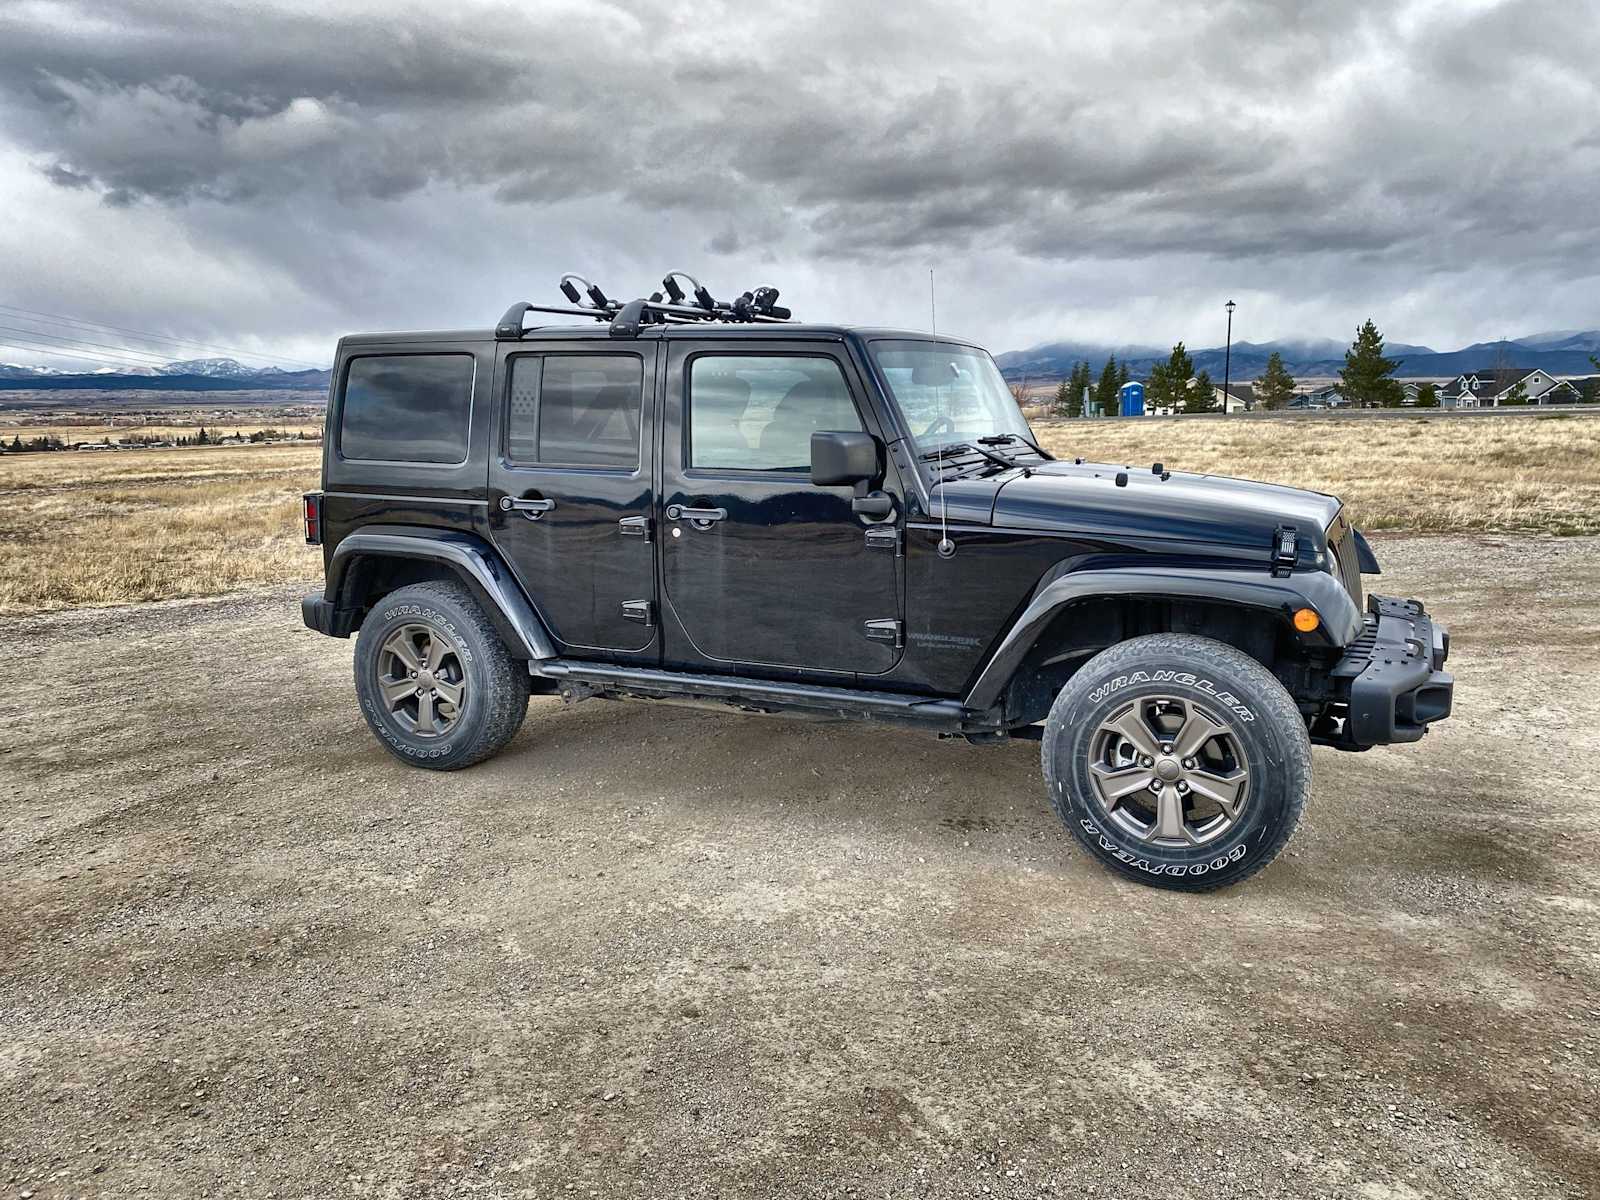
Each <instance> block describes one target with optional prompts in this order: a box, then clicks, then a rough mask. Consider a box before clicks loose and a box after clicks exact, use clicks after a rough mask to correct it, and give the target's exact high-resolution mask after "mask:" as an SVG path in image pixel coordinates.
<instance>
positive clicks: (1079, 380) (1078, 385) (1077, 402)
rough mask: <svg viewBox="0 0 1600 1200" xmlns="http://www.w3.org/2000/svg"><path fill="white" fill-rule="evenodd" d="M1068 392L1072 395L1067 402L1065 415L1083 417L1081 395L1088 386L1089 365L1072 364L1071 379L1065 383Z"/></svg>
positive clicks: (1082, 363) (1081, 363) (1084, 363)
mask: <svg viewBox="0 0 1600 1200" xmlns="http://www.w3.org/2000/svg"><path fill="white" fill-rule="evenodd" d="M1067 385H1068V390H1069V391H1070V392H1071V393H1072V397H1071V399H1069V400H1068V401H1067V415H1068V416H1072V417H1081V416H1083V393H1084V391H1085V390H1086V389H1087V388H1088V386H1089V364H1088V363H1086V362H1075V363H1073V364H1072V377H1071V378H1070V379H1069V380H1068V381H1067Z"/></svg>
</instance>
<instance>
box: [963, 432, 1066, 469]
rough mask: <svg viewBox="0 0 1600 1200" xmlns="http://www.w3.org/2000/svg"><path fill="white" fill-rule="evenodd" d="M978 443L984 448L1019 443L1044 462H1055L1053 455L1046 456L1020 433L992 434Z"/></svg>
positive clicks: (1037, 445) (1035, 443)
mask: <svg viewBox="0 0 1600 1200" xmlns="http://www.w3.org/2000/svg"><path fill="white" fill-rule="evenodd" d="M978 441H979V443H981V444H982V445H985V446H1003V445H1005V444H1006V443H1007V442H1021V443H1022V444H1023V445H1024V446H1026V447H1027V448H1028V449H1030V450H1032V451H1033V452H1034V453H1035V454H1037V455H1038V456H1039V457H1040V458H1042V459H1044V460H1045V461H1046V462H1055V456H1054V455H1053V454H1046V453H1045V452H1044V450H1043V449H1041V448H1040V446H1039V443H1038V442H1035V441H1032V440H1031V439H1029V438H1025V437H1023V436H1022V435H1021V434H1020V433H992V434H990V435H989V436H988V437H981V438H979V439H978Z"/></svg>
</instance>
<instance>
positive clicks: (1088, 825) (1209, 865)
mask: <svg viewBox="0 0 1600 1200" xmlns="http://www.w3.org/2000/svg"><path fill="white" fill-rule="evenodd" d="M1078 824H1079V825H1081V826H1083V831H1084V832H1085V833H1087V834H1088V835H1089V836H1090V837H1093V838H1095V839H1096V840H1097V841H1098V842H1099V843H1100V848H1101V849H1102V850H1105V851H1107V852H1108V853H1109V854H1111V855H1112V857H1114V858H1116V859H1117V860H1118V861H1119V862H1123V863H1126V864H1127V865H1128V866H1130V867H1132V868H1133V869H1134V870H1136V871H1143V872H1144V873H1145V874H1147V875H1173V876H1179V875H1189V876H1195V875H1204V874H1206V873H1208V872H1210V871H1220V870H1222V869H1223V868H1224V867H1228V866H1231V865H1232V864H1234V863H1236V862H1238V861H1239V860H1240V859H1241V858H1243V857H1244V856H1245V854H1246V852H1247V849H1248V848H1247V847H1246V846H1245V845H1244V843H1243V842H1241V843H1239V845H1237V846H1235V847H1234V848H1233V849H1232V850H1229V851H1228V852H1227V853H1226V854H1218V855H1217V856H1216V857H1215V858H1213V859H1211V860H1209V861H1208V862H1197V863H1153V862H1151V861H1150V860H1149V859H1147V858H1140V857H1139V856H1138V855H1137V854H1130V853H1128V851H1126V850H1124V849H1123V848H1122V847H1121V846H1118V845H1117V844H1116V843H1114V842H1113V841H1112V840H1111V839H1110V838H1108V837H1106V835H1105V834H1103V833H1101V832H1100V827H1099V826H1098V825H1096V824H1095V823H1094V822H1093V821H1090V820H1087V819H1084V818H1079V820H1078Z"/></svg>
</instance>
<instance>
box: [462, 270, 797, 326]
mask: <svg viewBox="0 0 1600 1200" xmlns="http://www.w3.org/2000/svg"><path fill="white" fill-rule="evenodd" d="M679 280H686V281H687V282H688V284H689V291H688V292H687V293H685V292H684V290H683V286H682V285H681V284H680V283H679V282H678V281H679ZM580 285H581V288H580ZM661 288H662V291H660V292H652V293H651V294H650V296H649V297H648V298H647V299H643V300H629V301H627V302H626V303H624V302H622V301H620V300H612V299H611V298H610V297H608V296H607V295H606V294H605V293H604V292H603V291H601V290H600V288H599V287H598V286H596V285H595V284H592V283H590V282H589V281H588V280H587V279H585V278H584V277H583V276H582V275H575V274H573V273H571V272H570V271H569V272H568V273H567V274H565V275H563V276H562V277H561V294H562V295H564V296H565V297H566V298H567V299H568V300H570V301H571V303H570V304H568V305H551V304H532V303H530V302H528V301H526V300H519V301H518V302H517V303H516V304H513V305H512V306H511V307H510V308H508V309H506V315H505V316H503V317H501V318H500V323H499V324H498V325H496V326H495V330H494V336H495V338H496V340H498V341H503V342H514V341H517V340H518V339H519V338H521V337H522V335H523V334H524V333H526V332H527V330H525V329H523V327H522V319H523V317H525V316H526V315H527V314H528V313H531V312H538V313H557V314H559V315H561V316H564V317H593V318H594V319H595V320H596V321H607V322H609V323H610V325H611V336H612V337H623V338H627V337H638V336H639V330H640V329H642V328H644V326H646V325H695V324H700V323H703V322H707V321H722V322H727V323H729V324H738V325H750V324H773V323H777V324H782V323H783V322H786V321H788V320H790V319H791V318H792V316H793V314H792V313H790V311H789V310H788V309H787V308H780V307H779V306H778V289H777V288H774V287H758V288H755V289H753V290H751V291H748V292H744V293H743V294H741V295H740V296H739V297H738V298H737V299H735V300H731V301H724V300H717V299H715V298H714V297H713V296H712V295H711V293H710V292H708V291H706V289H705V288H704V287H702V286H701V284H700V281H699V280H698V279H696V278H695V277H694V276H693V275H690V274H688V273H687V272H685V271H669V272H667V274H666V276H665V277H664V278H663V279H662V280H661ZM663 292H664V293H665V295H663V294H662V293H663Z"/></svg>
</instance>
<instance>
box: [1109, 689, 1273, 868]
mask: <svg viewBox="0 0 1600 1200" xmlns="http://www.w3.org/2000/svg"><path fill="white" fill-rule="evenodd" d="M1089 754H1090V763H1089V773H1090V776H1091V777H1092V779H1093V780H1094V788H1095V793H1096V795H1097V796H1098V797H1099V799H1100V803H1101V804H1102V806H1103V807H1104V810H1105V813H1106V816H1107V818H1108V819H1109V820H1110V821H1112V822H1115V823H1116V824H1117V825H1118V826H1120V827H1121V828H1122V829H1123V830H1125V831H1126V832H1127V833H1128V834H1130V835H1131V836H1133V837H1136V838H1138V839H1140V840H1141V841H1147V842H1153V843H1158V844H1164V845H1170V846H1180V847H1181V846H1204V845H1207V844H1208V843H1211V842H1215V841H1217V840H1218V839H1220V838H1223V837H1225V836H1226V835H1227V832H1228V830H1230V829H1231V828H1233V825H1234V823H1235V822H1236V821H1238V820H1239V818H1240V816H1241V814H1242V812H1243V811H1244V808H1245V805H1246V804H1247V802H1248V798H1249V791H1250V771H1249V768H1248V767H1246V766H1245V754H1244V750H1243V748H1242V747H1241V746H1240V744H1239V741H1238V738H1237V737H1236V736H1235V735H1234V733H1233V732H1232V730H1231V729H1230V727H1229V726H1228V724H1227V722H1226V721H1224V720H1223V719H1222V718H1220V717H1218V716H1217V715H1216V714H1215V713H1213V712H1210V711H1208V710H1207V709H1206V708H1204V707H1203V706H1201V705H1200V704H1197V703H1195V702H1194V701H1192V700H1186V699H1184V698H1183V697H1181V696H1148V697H1141V698H1140V699H1138V700H1135V701H1133V702H1132V703H1130V704H1127V705H1124V706H1122V707H1120V708H1119V709H1117V710H1116V712H1115V713H1113V714H1112V715H1111V716H1110V717H1108V718H1107V719H1106V720H1104V721H1102V722H1101V723H1100V726H1099V728H1098V729H1097V730H1096V731H1095V737H1094V740H1093V743H1092V745H1091V748H1090V751H1089Z"/></svg>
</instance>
